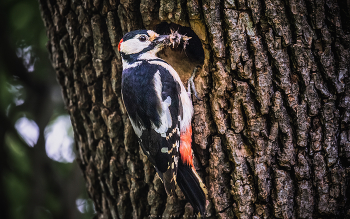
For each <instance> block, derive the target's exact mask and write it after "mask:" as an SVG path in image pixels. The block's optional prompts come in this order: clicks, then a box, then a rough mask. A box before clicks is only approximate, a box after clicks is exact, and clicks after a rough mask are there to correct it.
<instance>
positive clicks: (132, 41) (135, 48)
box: [118, 30, 168, 62]
mask: <svg viewBox="0 0 350 219" xmlns="http://www.w3.org/2000/svg"><path fill="white" fill-rule="evenodd" d="M167 37H168V35H159V34H157V33H156V32H154V31H152V30H135V31H131V32H129V33H127V34H125V35H124V37H123V38H122V39H121V40H120V42H119V45H118V50H119V52H120V54H121V56H122V58H123V60H127V61H128V62H130V61H131V60H136V59H147V58H154V57H155V55H156V54H157V52H159V51H160V50H161V49H162V48H163V46H164V41H165V40H166V39H167ZM128 59H130V60H128Z"/></svg>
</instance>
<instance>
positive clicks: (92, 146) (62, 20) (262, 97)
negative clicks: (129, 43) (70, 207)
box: [40, 0, 350, 219]
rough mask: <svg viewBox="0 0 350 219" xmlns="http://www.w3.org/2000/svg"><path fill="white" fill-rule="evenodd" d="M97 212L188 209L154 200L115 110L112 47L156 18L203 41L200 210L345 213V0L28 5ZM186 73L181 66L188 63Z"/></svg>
mask: <svg viewBox="0 0 350 219" xmlns="http://www.w3.org/2000/svg"><path fill="white" fill-rule="evenodd" d="M40 7H41V11H42V17H43V20H44V23H45V26H46V28H47V35H48V37H49V42H48V50H49V53H50V58H51V61H52V65H53V67H54V68H55V70H56V73H57V78H58V81H59V83H60V84H61V86H62V92H63V97H64V100H65V104H66V107H67V110H68V112H69V114H70V116H71V121H72V125H73V128H74V133H75V141H76V148H77V157H78V158H77V160H78V163H79V164H80V168H81V170H82V172H83V174H84V177H85V179H86V185H87V189H88V192H89V195H90V197H91V198H92V200H93V201H94V203H95V208H96V211H97V216H96V217H97V218H114V219H115V218H120V219H121V218H148V217H151V218H152V217H160V216H163V217H170V216H171V217H179V218H187V217H189V216H191V214H192V209H191V206H190V205H189V204H188V203H186V201H185V200H184V196H182V195H181V194H180V192H179V194H180V195H178V197H167V195H166V193H165V191H164V188H163V185H162V183H161V181H160V179H159V178H158V177H157V176H156V175H155V170H154V168H153V167H152V166H151V165H150V163H149V162H148V160H147V158H146V157H145V156H144V155H143V153H142V152H141V151H140V149H139V145H138V142H137V140H136V136H135V134H134V132H133V129H132V127H131V125H130V122H129V120H128V117H127V114H126V111H125V109H124V106H123V103H122V99H121V95H120V84H121V74H122V64H121V58H120V56H119V53H118V50H117V45H118V42H119V40H120V39H121V38H122V36H123V34H125V33H127V32H129V31H131V30H135V29H153V30H156V29H157V27H158V26H157V25H159V24H160V23H161V22H168V23H173V24H176V25H182V26H184V27H190V28H191V29H192V30H193V31H194V32H195V33H196V34H197V36H198V37H199V39H200V41H201V43H202V45H203V49H204V63H203V65H202V66H201V70H200V72H199V73H198V75H197V77H196V78H195V84H196V87H197V91H198V93H199V96H200V98H201V99H202V101H199V100H196V99H195V98H193V101H194V103H193V104H194V110H195V113H194V117H193V123H192V126H193V150H194V155H195V156H194V159H195V160H194V163H195V166H196V168H197V169H198V172H199V174H200V175H201V176H202V178H203V179H204V181H205V182H206V185H207V187H208V190H209V198H208V202H209V205H208V207H207V217H208V218H234V217H235V218H345V217H347V218H350V201H349V198H350V187H349V183H350V79H349V60H350V53H349V52H350V50H349V48H350V47H349V46H350V22H349V18H350V14H349V11H350V2H349V1H341V0H338V1H336V0H286V1H282V0H236V1H233V0H226V1H220V0H210V1H209V0H201V1H200V0H187V1H185V0H177V1H173V0H160V1H156V0H151V1H147V0H141V1H136V0H134V1H133V0H122V1H116V0H109V1H108V0H94V1H90V0H77V1H69V0H60V1H57V2H56V1H48V0H46V1H45V0H40ZM188 71H189V72H191V71H192V69H190V70H188Z"/></svg>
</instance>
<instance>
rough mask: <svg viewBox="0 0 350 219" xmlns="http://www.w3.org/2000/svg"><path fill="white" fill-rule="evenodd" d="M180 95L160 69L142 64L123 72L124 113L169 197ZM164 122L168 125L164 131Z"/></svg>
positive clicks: (177, 143)
mask: <svg viewBox="0 0 350 219" xmlns="http://www.w3.org/2000/svg"><path fill="white" fill-rule="evenodd" d="M160 83H161V84H160ZM179 93H180V85H179V84H178V83H177V82H176V81H175V80H174V78H173V77H172V75H171V74H170V72H169V71H167V70H166V69H165V68H164V67H162V66H159V65H155V64H150V63H148V62H146V61H144V62H142V64H141V65H139V66H136V67H135V68H129V69H126V70H124V71H123V78H122V95H123V100H124V104H125V107H126V110H127V111H128V114H129V117H130V120H131V122H132V124H133V127H134V130H135V133H137V134H138V136H139V141H140V145H141V147H142V149H143V152H144V153H145V154H146V155H147V156H148V158H149V160H150V161H151V163H152V164H153V165H154V166H155V167H156V170H157V172H158V174H159V175H160V177H161V178H162V180H163V182H164V186H165V188H166V190H167V192H168V193H170V194H173V193H174V192H175V184H176V174H177V167H178V158H179V146H180V130H179V128H180V124H179V119H178V116H179V106H180V96H179ZM167 110H168V111H167ZM165 111H166V112H165ZM163 113H166V115H164V114H163ZM161 115H163V116H161ZM165 123H167V124H168V125H166V126H167V127H166V128H165V129H164V125H165ZM160 127H163V128H160Z"/></svg>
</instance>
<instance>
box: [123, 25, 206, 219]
mask: <svg viewBox="0 0 350 219" xmlns="http://www.w3.org/2000/svg"><path fill="white" fill-rule="evenodd" d="M167 39H169V37H168V35H159V34H157V33H156V32H154V31H151V30H136V31H132V32H129V33H127V34H125V35H124V37H123V38H122V39H121V40H120V43H119V45H118V50H119V52H120V55H121V57H122V60H123V74H122V98H123V101H124V105H125V107H126V110H127V112H128V115H129V118H130V121H131V124H132V127H133V128H134V131H135V133H136V135H137V137H138V138H139V143H140V145H141V148H142V150H143V152H144V154H146V155H147V157H148V159H149V160H150V162H151V163H152V164H153V165H154V167H155V169H156V171H157V172H158V175H159V176H160V178H161V179H162V181H163V183H164V187H165V189H166V192H167V193H168V195H174V194H175V186H176V184H177V185H178V186H179V187H180V189H181V190H182V192H183V193H184V195H185V197H186V199H188V201H189V202H190V203H191V205H192V207H193V208H194V211H195V213H200V214H201V215H204V212H205V204H206V196H207V191H206V188H205V185H204V183H203V182H202V180H201V179H200V177H199V176H198V174H197V172H196V170H195V168H194V166H193V160H192V148H191V142H192V128H191V119H192V114H193V107H192V102H191V99H190V95H189V93H188V92H187V91H186V89H185V87H184V85H183V83H182V82H181V80H180V77H179V75H178V74H177V72H176V71H175V70H174V69H173V68H172V67H171V66H170V65H169V64H168V63H167V62H165V61H164V60H162V59H160V58H158V57H157V56H156V54H157V53H158V52H159V51H160V50H162V48H163V47H164V44H165V41H166V40H167Z"/></svg>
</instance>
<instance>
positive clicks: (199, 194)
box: [176, 162, 207, 215]
mask: <svg viewBox="0 0 350 219" xmlns="http://www.w3.org/2000/svg"><path fill="white" fill-rule="evenodd" d="M176 181H177V184H178V185H179V187H180V189H181V190H182V192H183V193H184V195H185V197H186V199H187V200H188V201H189V202H190V203H191V205H192V207H193V209H194V211H195V213H198V212H199V213H200V215H204V212H205V204H206V194H207V191H206V188H205V186H204V184H203V182H202V180H201V179H200V178H199V176H198V174H197V173H196V172H195V170H194V169H192V167H190V166H188V165H186V164H182V162H179V166H178V170H177V180H176Z"/></svg>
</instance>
